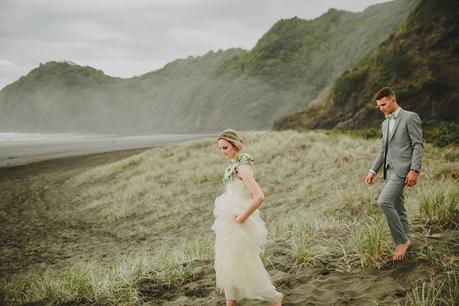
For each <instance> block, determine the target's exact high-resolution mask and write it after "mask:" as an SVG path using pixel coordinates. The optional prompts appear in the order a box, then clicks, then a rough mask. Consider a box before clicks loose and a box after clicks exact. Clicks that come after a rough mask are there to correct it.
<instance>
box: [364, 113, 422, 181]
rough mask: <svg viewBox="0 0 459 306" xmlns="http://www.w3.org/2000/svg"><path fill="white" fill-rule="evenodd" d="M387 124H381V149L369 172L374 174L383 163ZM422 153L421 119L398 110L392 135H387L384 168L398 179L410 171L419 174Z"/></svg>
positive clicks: (384, 122)
mask: <svg viewBox="0 0 459 306" xmlns="http://www.w3.org/2000/svg"><path fill="white" fill-rule="evenodd" d="M388 124H389V119H386V120H384V121H383V123H382V135H383V137H382V140H381V149H380V150H379V154H378V156H377V157H376V160H375V161H374V163H373V166H371V170H373V171H374V172H376V173H377V172H378V170H379V169H380V168H381V166H383V163H384V153H385V149H386V140H387V138H388V135H387V127H388ZM423 152H424V148H423V139H422V126H421V119H420V118H419V116H418V114H416V113H413V112H409V111H406V110H404V109H400V113H399V115H398V116H397V119H396V120H395V125H394V129H393V131H392V134H390V135H389V146H388V152H387V161H386V163H387V165H386V167H387V166H390V167H391V168H393V169H394V170H395V173H396V174H397V175H399V176H400V177H406V175H407V174H408V172H409V171H410V170H411V169H413V170H416V171H418V172H419V171H421V160H422V155H423Z"/></svg>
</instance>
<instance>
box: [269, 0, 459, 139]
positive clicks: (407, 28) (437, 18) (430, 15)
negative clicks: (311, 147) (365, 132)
mask: <svg viewBox="0 0 459 306" xmlns="http://www.w3.org/2000/svg"><path fill="white" fill-rule="evenodd" d="M384 86H391V87H393V88H394V89H395V92H396V94H397V100H398V102H399V104H400V105H401V106H402V107H403V108H405V109H408V110H413V111H415V112H417V113H419V115H420V116H421V118H422V120H423V122H424V124H425V125H426V126H427V127H432V126H436V125H438V123H439V122H440V123H441V125H442V126H449V127H450V128H449V129H450V131H451V130H453V131H454V130H456V131H457V126H456V125H454V122H455V123H457V122H458V120H457V118H458V117H457V116H458V114H459V103H458V100H459V3H458V2H457V1H453V0H441V1H434V0H424V1H422V2H421V3H420V5H419V6H418V7H417V8H416V10H414V11H413V13H412V14H411V15H410V16H409V17H408V19H407V21H406V23H405V24H404V25H403V26H402V27H401V29H400V30H399V31H397V32H396V33H395V34H394V35H391V36H390V37H389V38H388V39H387V40H386V41H385V42H384V43H382V44H381V45H380V47H379V48H378V49H377V50H375V51H374V52H372V53H371V54H370V55H369V56H367V57H365V58H364V59H363V60H361V61H360V62H359V63H358V64H357V65H354V66H353V67H352V68H350V69H348V70H346V71H345V72H344V73H343V74H342V75H341V76H340V77H339V78H338V79H337V80H336V82H335V83H334V85H333V87H332V89H331V91H330V93H329V94H328V95H327V96H326V98H324V99H323V100H322V101H320V102H317V103H314V104H311V105H310V106H308V107H307V108H306V110H305V111H303V112H299V113H295V114H292V115H288V116H286V117H284V118H282V119H280V120H278V121H277V122H276V123H275V127H276V128H278V129H283V128H299V127H301V128H344V129H361V128H376V127H378V126H379V124H380V122H381V118H382V115H381V113H380V112H379V110H377V109H375V108H374V105H375V102H374V94H375V92H376V91H377V90H378V89H380V88H381V87H384ZM444 122H446V123H444ZM448 122H449V123H448ZM456 140H457V135H456Z"/></svg>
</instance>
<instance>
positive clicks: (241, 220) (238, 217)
mask: <svg viewBox="0 0 459 306" xmlns="http://www.w3.org/2000/svg"><path fill="white" fill-rule="evenodd" d="M244 221H245V220H244V219H243V218H242V217H241V216H240V215H239V216H236V222H237V223H239V224H242V223H244Z"/></svg>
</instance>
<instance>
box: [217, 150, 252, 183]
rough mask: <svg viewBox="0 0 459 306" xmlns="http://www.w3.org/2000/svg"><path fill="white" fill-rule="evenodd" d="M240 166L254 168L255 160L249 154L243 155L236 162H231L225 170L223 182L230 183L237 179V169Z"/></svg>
mask: <svg viewBox="0 0 459 306" xmlns="http://www.w3.org/2000/svg"><path fill="white" fill-rule="evenodd" d="M240 165H250V166H251V167H253V159H252V157H251V156H250V155H249V154H247V153H241V154H240V155H239V156H238V157H237V158H236V159H235V160H233V161H231V163H230V164H229V165H228V167H227V168H226V170H225V174H224V176H223V181H224V182H225V183H229V182H231V181H233V180H234V179H235V178H236V173H237V167H239V166H240Z"/></svg>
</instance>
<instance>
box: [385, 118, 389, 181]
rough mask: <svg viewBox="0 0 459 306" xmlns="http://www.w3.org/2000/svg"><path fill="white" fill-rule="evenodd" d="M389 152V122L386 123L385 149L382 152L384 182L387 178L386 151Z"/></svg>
mask: <svg viewBox="0 0 459 306" xmlns="http://www.w3.org/2000/svg"><path fill="white" fill-rule="evenodd" d="M388 150H389V121H388V122H387V132H386V148H385V150H384V180H385V179H386V176H387V170H386V162H387V151H388Z"/></svg>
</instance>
